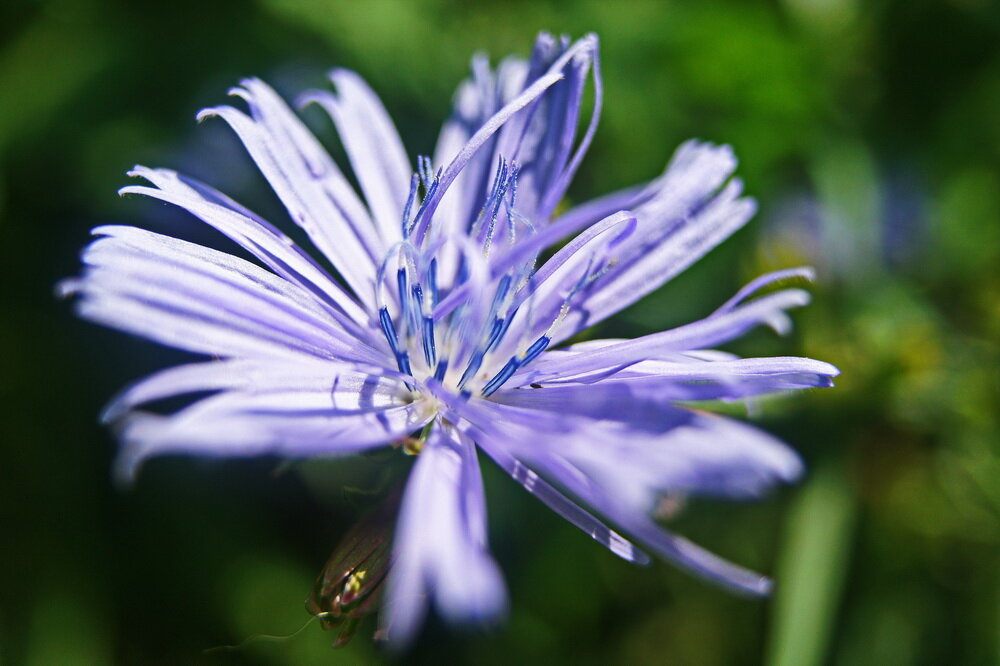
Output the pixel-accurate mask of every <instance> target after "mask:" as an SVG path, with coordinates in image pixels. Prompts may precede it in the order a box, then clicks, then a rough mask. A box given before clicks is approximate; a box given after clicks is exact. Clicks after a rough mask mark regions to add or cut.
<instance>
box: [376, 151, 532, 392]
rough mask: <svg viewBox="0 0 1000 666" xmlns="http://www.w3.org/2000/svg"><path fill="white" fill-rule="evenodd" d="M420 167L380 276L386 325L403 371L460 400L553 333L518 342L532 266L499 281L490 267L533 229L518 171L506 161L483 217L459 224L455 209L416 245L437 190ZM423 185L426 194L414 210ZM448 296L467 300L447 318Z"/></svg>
mask: <svg viewBox="0 0 1000 666" xmlns="http://www.w3.org/2000/svg"><path fill="white" fill-rule="evenodd" d="M418 162H419V164H418V166H419V169H418V172H417V173H416V174H414V176H413V178H412V180H411V185H410V194H409V197H408V199H407V203H406V206H405V208H404V212H403V219H402V232H403V238H404V240H403V241H402V242H400V243H398V244H397V245H396V246H395V247H393V248H392V249H391V250H390V251H389V252H388V253H387V255H386V258H385V260H384V261H383V263H382V266H381V268H380V270H379V275H378V278H377V283H376V300H377V302H378V305H379V315H378V324H379V328H380V329H381V331H382V335H383V336H384V337H385V339H386V342H387V343H388V344H389V348H390V349H391V351H392V354H393V355H394V357H395V360H396V365H397V366H398V368H399V371H400V372H402V373H404V374H406V375H409V376H411V377H413V378H414V380H415V381H416V383H417V384H420V383H422V382H425V381H428V380H431V379H433V380H434V381H435V382H437V383H439V384H441V385H443V386H444V387H446V388H448V389H450V390H452V391H454V392H455V393H457V394H465V395H473V394H475V395H480V396H483V397H488V396H490V395H492V394H493V393H495V392H496V391H497V390H499V389H500V388H501V387H502V386H503V385H504V384H505V383H506V382H507V381H508V380H510V378H511V377H512V376H513V375H514V374H515V373H516V372H517V371H518V370H519V369H520V368H522V367H524V366H525V365H526V364H528V363H530V362H531V361H532V360H534V359H535V358H536V357H537V356H538V355H539V354H541V353H542V352H543V351H545V349H546V348H547V347H548V345H549V342H550V339H549V338H548V337H547V336H541V337H539V338H537V339H535V340H519V339H516V338H513V335H514V333H512V332H511V322H512V321H513V319H514V318H515V316H516V315H517V313H518V305H517V303H516V299H515V295H516V293H517V289H518V288H519V287H520V286H521V283H522V281H523V280H526V279H527V277H528V276H529V275H530V270H531V267H530V266H528V267H520V268H515V269H511V271H509V272H508V273H507V274H504V275H502V276H493V275H492V274H491V266H490V263H489V256H490V254H491V251H492V250H493V249H494V248H495V246H496V245H497V244H498V243H499V242H500V241H504V240H506V241H509V242H510V243H511V244H513V243H514V240H515V237H516V235H517V234H518V233H519V232H524V231H527V232H533V231H534V228H533V226H532V225H531V223H530V222H529V221H528V220H527V219H526V218H525V217H524V216H522V215H520V214H519V213H517V211H516V210H515V209H514V202H515V200H516V195H517V176H518V172H519V167H518V165H517V164H515V163H511V162H507V161H506V160H504V159H503V158H500V160H499V163H498V166H497V169H496V172H495V173H494V175H493V180H492V184H491V186H490V187H489V188H488V192H487V194H486V196H485V199H484V201H483V204H482V206H481V207H480V208H479V211H478V213H477V214H475V215H470V216H469V218H468V219H462V218H461V216H460V213H458V212H454V211H453V212H452V215H453V218H452V219H451V220H450V221H448V222H447V223H445V224H444V226H443V227H440V230H439V227H431V229H432V231H431V232H430V233H429V234H427V235H424V236H421V237H420V238H419V239H417V238H414V239H412V240H411V233H412V232H413V230H414V229H415V228H417V226H418V225H419V224H421V223H423V224H426V221H425V220H423V217H424V216H425V215H426V214H427V211H428V202H429V201H430V200H431V199H433V198H434V197H435V195H438V194H439V192H438V183H439V176H438V175H434V174H433V173H432V170H431V166H430V160H428V159H427V158H423V157H422V158H420V159H419V160H418ZM421 188H422V189H423V192H424V196H423V197H422V198H421V199H420V204H419V206H417V205H416V201H417V198H418V193H419V191H420V190H421ZM414 208H416V213H414V214H412V215H411V212H412V211H413V209H414ZM435 224H437V220H435ZM435 231H436V232H437V235H436V236H435ZM449 294H454V295H458V294H464V297H463V298H461V299H459V302H458V304H457V305H455V306H454V307H451V308H448V309H447V312H445V313H444V314H441V313H436V311H435V309H436V308H437V306H438V304H439V303H440V301H441V298H442V296H448V295H449ZM505 342H506V343H507V344H504V343H505Z"/></svg>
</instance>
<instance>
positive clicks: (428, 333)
mask: <svg viewBox="0 0 1000 666" xmlns="http://www.w3.org/2000/svg"><path fill="white" fill-rule="evenodd" d="M423 343H424V360H425V361H427V367H428V368H429V367H432V366H433V365H434V363H435V361H437V348H436V346H435V344H434V318H433V317H424V336H423Z"/></svg>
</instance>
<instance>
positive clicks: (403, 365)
mask: <svg viewBox="0 0 1000 666" xmlns="http://www.w3.org/2000/svg"><path fill="white" fill-rule="evenodd" d="M396 365H398V366H399V371H400V372H402V373H403V374H404V375H412V374H413V371H412V370H411V369H410V355H409V354H407V353H406V352H405V351H404V352H396ZM407 386H409V384H407Z"/></svg>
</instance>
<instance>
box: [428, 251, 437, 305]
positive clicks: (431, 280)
mask: <svg viewBox="0 0 1000 666" xmlns="http://www.w3.org/2000/svg"><path fill="white" fill-rule="evenodd" d="M437 269H438V260H437V257H434V258H433V259H431V265H430V267H429V268H428V269H427V287H428V289H430V292H431V307H432V308H434V307H436V306H437V304H438V281H437Z"/></svg>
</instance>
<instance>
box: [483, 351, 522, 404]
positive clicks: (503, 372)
mask: <svg viewBox="0 0 1000 666" xmlns="http://www.w3.org/2000/svg"><path fill="white" fill-rule="evenodd" d="M519 367H521V361H519V360H518V359H517V358H512V359H510V360H509V361H507V365H505V366H503V367H502V368H501V369H500V372H498V373H497V374H496V376H495V377H493V379H491V380H490V381H488V382H487V383H486V386H484V387H483V390H482V394H483V397H484V398H488V397H489V396H491V395H493V393H495V392H496V390H497V389H499V388H500V387H501V386H503V385H504V383H505V382H506V381H507V380H508V379H510V378H511V376H513V374H514V373H515V372H517V369H518V368H519Z"/></svg>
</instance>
